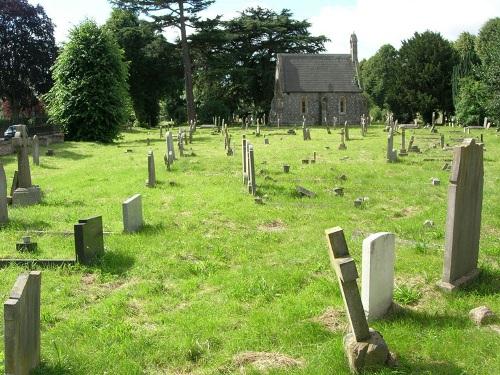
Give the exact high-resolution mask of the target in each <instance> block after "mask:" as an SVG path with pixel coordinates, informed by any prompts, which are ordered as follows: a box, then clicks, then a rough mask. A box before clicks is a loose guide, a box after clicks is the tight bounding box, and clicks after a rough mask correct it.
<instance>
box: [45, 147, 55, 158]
mask: <svg viewBox="0 0 500 375" xmlns="http://www.w3.org/2000/svg"><path fill="white" fill-rule="evenodd" d="M45 155H47V156H54V155H55V153H54V150H52V149H50V148H49V149H48V150H47V152H45Z"/></svg>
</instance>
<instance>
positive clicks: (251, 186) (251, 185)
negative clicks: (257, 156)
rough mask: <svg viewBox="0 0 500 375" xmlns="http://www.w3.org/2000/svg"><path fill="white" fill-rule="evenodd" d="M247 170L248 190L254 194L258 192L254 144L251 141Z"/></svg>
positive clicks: (248, 147)
mask: <svg viewBox="0 0 500 375" xmlns="http://www.w3.org/2000/svg"><path fill="white" fill-rule="evenodd" d="M247 152H248V156H247V162H248V166H247V171H248V192H249V193H250V194H252V195H255V194H256V193H257V186H256V182H255V160H254V151H253V145H252V144H251V143H249V144H247Z"/></svg>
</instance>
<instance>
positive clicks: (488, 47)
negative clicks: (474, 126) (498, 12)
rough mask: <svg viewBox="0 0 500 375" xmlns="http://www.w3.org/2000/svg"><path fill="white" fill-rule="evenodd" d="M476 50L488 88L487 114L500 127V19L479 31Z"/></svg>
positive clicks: (494, 19) (495, 19)
mask: <svg viewBox="0 0 500 375" xmlns="http://www.w3.org/2000/svg"><path fill="white" fill-rule="evenodd" d="M476 50H477V53H478V55H479V57H480V59H481V63H482V65H481V71H480V76H481V80H482V81H483V83H484V84H485V85H486V88H487V98H486V100H485V102H486V103H485V107H486V113H487V115H488V116H489V117H491V118H493V119H494V120H495V122H496V124H497V126H500V18H499V17H497V18H492V19H490V20H489V21H488V22H486V24H484V26H483V27H482V28H481V30H480V31H479V34H478V36H477V39H476Z"/></svg>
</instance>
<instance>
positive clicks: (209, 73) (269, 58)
mask: <svg viewBox="0 0 500 375" xmlns="http://www.w3.org/2000/svg"><path fill="white" fill-rule="evenodd" d="M198 26H199V29H200V32H198V33H197V34H195V35H193V36H192V37H191V39H192V46H193V50H194V56H195V66H196V68H197V75H196V80H197V90H198V91H199V92H200V94H201V102H202V104H203V102H204V101H207V100H213V99H214V96H217V100H219V101H221V102H223V103H224V105H225V106H226V107H227V108H228V109H229V110H230V111H231V112H239V113H240V114H244V113H245V112H246V113H248V112H251V111H255V112H259V113H267V112H269V108H270V104H271V100H272V98H273V93H274V90H273V88H274V75H275V67H276V56H277V54H278V53H317V52H321V51H324V43H325V42H326V41H327V40H328V39H327V38H326V37H324V36H317V37H315V36H311V34H310V33H309V31H308V28H309V27H310V26H311V24H310V23H309V22H307V21H305V20H303V21H299V20H295V19H293V14H292V12H291V11H290V10H288V9H283V10H281V11H280V12H275V11H273V10H269V9H264V8H261V7H257V8H248V9H246V10H244V11H243V12H241V13H240V14H239V16H238V17H235V18H233V19H231V20H229V21H221V20H220V19H218V18H217V19H214V20H208V21H205V22H203V23H199V24H198ZM214 88H215V90H214Z"/></svg>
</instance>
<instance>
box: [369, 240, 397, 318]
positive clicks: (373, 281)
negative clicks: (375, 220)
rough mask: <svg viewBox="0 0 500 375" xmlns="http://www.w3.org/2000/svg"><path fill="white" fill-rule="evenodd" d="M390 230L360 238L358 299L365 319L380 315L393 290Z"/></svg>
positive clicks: (386, 306)
mask: <svg viewBox="0 0 500 375" xmlns="http://www.w3.org/2000/svg"><path fill="white" fill-rule="evenodd" d="M394 243H395V236H394V234H393V233H387V232H382V233H375V234H372V235H370V236H368V237H367V238H365V239H364V240H363V257H362V268H361V271H362V274H361V283H362V284H361V300H362V302H363V306H364V309H365V314H366V317H367V318H368V320H373V319H378V318H381V317H383V316H384V315H385V314H386V313H387V312H388V311H389V309H390V308H391V306H392V296H393V291H394Z"/></svg>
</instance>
